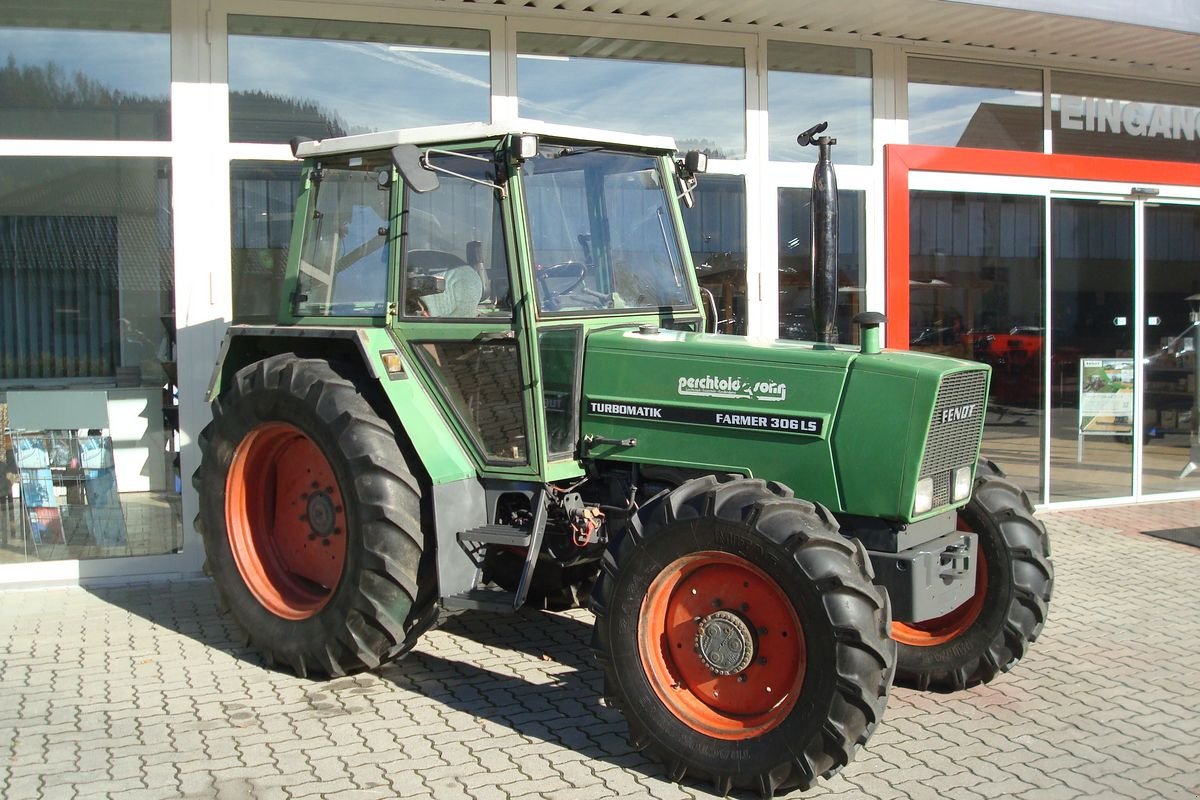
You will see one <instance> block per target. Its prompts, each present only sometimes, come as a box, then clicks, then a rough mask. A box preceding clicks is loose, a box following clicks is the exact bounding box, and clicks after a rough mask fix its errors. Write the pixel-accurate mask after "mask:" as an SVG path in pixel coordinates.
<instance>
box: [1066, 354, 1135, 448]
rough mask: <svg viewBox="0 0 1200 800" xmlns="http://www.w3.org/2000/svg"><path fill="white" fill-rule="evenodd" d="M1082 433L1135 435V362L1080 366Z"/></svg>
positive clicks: (1087, 360)
mask: <svg viewBox="0 0 1200 800" xmlns="http://www.w3.org/2000/svg"><path fill="white" fill-rule="evenodd" d="M1079 432H1080V433H1082V434H1085V435H1087V434H1110V435H1111V434H1130V433H1133V359H1132V358H1084V359H1081V360H1080V362H1079Z"/></svg>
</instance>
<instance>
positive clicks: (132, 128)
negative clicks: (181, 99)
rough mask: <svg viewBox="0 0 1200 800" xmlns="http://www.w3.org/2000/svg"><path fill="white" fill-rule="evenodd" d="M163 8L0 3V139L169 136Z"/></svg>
mask: <svg viewBox="0 0 1200 800" xmlns="http://www.w3.org/2000/svg"><path fill="white" fill-rule="evenodd" d="M169 14H170V4H169V3H164V2H159V1H158V0H127V1H126V2H122V3H120V4H112V3H88V2H77V1H76V0H61V1H60V2H55V3H53V4H47V3H35V2H32V1H31V0H13V1H12V2H5V3H4V4H2V5H0V59H2V61H0V137H7V138H16V139H39V138H44V139H135V140H160V139H169V138H171V127H170V113H169V103H168V97H169V94H170V87H171V36H170V28H171V26H170V16H169Z"/></svg>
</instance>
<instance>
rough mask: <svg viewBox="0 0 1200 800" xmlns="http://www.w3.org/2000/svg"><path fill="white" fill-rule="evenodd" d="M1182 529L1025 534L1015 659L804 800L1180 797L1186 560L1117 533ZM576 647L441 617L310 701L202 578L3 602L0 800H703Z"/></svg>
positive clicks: (1195, 784) (535, 624) (914, 720)
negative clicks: (669, 774) (1034, 627)
mask: <svg viewBox="0 0 1200 800" xmlns="http://www.w3.org/2000/svg"><path fill="white" fill-rule="evenodd" d="M1198 517H1200V502H1195V501H1188V502H1180V503H1171V504H1162V505H1160V506H1155V507H1141V508H1139V509H1137V510H1134V511H1126V510H1124V509H1093V510H1083V511H1079V510H1073V511H1063V512H1054V513H1049V514H1044V515H1043V519H1044V520H1045V522H1046V524H1047V526H1048V527H1049V529H1050V531H1051V537H1052V539H1053V542H1054V553H1055V556H1054V558H1055V565H1056V569H1057V581H1056V585H1055V598H1054V602H1053V604H1052V606H1051V612H1050V613H1051V616H1050V620H1049V622H1048V624H1047V626H1046V628H1045V631H1044V632H1043V635H1042V638H1041V640H1040V641H1039V642H1038V643H1037V644H1036V645H1035V646H1034V647H1033V649H1032V650H1031V652H1030V653H1029V655H1028V656H1027V657H1026V659H1025V661H1024V662H1022V663H1021V664H1018V665H1017V666H1016V668H1015V669H1014V670H1013V671H1012V672H1010V673H1006V674H1004V675H1002V676H1000V677H999V678H998V679H997V680H996V681H995V682H994V683H993V684H992V685H990V686H986V687H977V688H975V689H972V690H970V691H967V692H961V693H958V694H955V695H949V696H943V695H933V694H922V693H919V692H912V691H907V690H902V689H897V690H895V691H894V692H893V693H892V697H891V699H890V702H889V708H888V712H887V714H886V716H885V718H884V721H883V723H882V724H881V725H880V727H879V728H878V729H877V731H876V733H875V736H874V738H873V739H872V741H871V742H870V743H869V745H868V747H867V748H866V749H865V750H863V751H861V752H860V753H859V754H858V757H857V759H856V760H855V761H854V762H853V763H851V764H850V765H849V766H847V767H846V768H845V769H844V770H843V771H842V772H841V773H840V774H839V775H838V776H837V777H835V778H833V779H831V780H828V781H823V782H820V783H818V785H817V786H816V787H814V788H813V790H812V791H811V792H810V794H809V795H806V797H807V796H811V797H820V798H825V797H833V798H847V800H849V799H851V798H853V799H854V800H858V798H869V800H892V799H893V798H896V799H897V800H900V799H904V800H923V799H924V798H931V799H932V798H935V797H937V798H946V800H980V798H989V800H990V798H1017V799H1018V800H1076V799H1077V798H1091V797H1105V798H1116V799H1117V800H1151V799H1152V798H1153V799H1154V800H1157V798H1167V800H1185V798H1186V800H1195V798H1196V797H1197V796H1200V773H1198V772H1197V769H1196V764H1197V763H1200V694H1197V693H1196V691H1195V687H1196V686H1197V685H1198V684H1200V655H1198V651H1197V650H1196V648H1195V642H1197V641H1200V615H1197V614H1196V613H1195V606H1194V576H1195V574H1197V570H1198V568H1200V550H1197V549H1194V548H1187V547H1181V546H1174V545H1170V544H1169V543H1164V542H1161V541H1159V540H1156V539H1152V538H1149V537H1145V536H1141V535H1140V534H1138V533H1137V530H1138V525H1139V524H1141V525H1145V526H1151V527H1153V528H1170V527H1185V526H1187V525H1191V524H1194V520H1195V519H1196V518H1198ZM1129 564H1137V565H1138V571H1137V573H1136V574H1135V573H1131V571H1130V570H1129V568H1128V565H1129ZM1144 574H1153V575H1155V576H1156V585H1155V591H1154V592H1152V593H1151V592H1147V591H1146V589H1145V584H1144V582H1143V581H1141V580H1140V578H1139V575H1144ZM590 628H591V617H590V615H589V614H588V612H586V611H582V610H576V611H572V612H568V613H564V614H542V613H534V612H522V613H521V614H518V615H514V616H512V617H504V616H499V615H492V614H476V615H473V616H472V615H462V616H460V617H458V618H455V619H452V620H449V621H448V622H447V623H446V624H445V625H443V627H442V628H440V629H438V630H435V631H433V632H431V633H429V634H427V635H426V636H424V637H423V638H422V639H421V641H420V642H419V643H418V644H417V647H416V649H415V650H414V652H413V653H412V654H411V655H410V656H409V657H408V658H406V659H405V660H403V661H401V662H399V663H397V664H394V665H389V666H387V667H384V668H382V669H380V670H378V671H377V672H375V673H371V674H366V675H360V676H355V677H351V678H341V679H337V680H334V681H328V682H321V681H315V680H307V679H301V678H297V677H295V676H293V675H291V674H289V673H287V672H281V671H274V670H270V669H267V668H265V667H264V666H263V662H262V660H261V658H260V657H259V656H258V655H257V654H255V653H254V652H253V651H252V650H250V649H248V648H246V647H245V646H244V644H243V640H242V638H241V636H240V634H239V633H238V632H237V631H236V630H235V629H234V626H233V624H232V623H231V622H230V621H229V620H228V619H227V618H225V617H222V616H219V615H218V614H216V613H215V602H214V592H213V588H212V586H211V584H210V583H208V582H206V581H179V582H175V583H140V584H130V585H127V586H120V587H104V588H100V589H95V590H91V591H89V590H84V589H49V590H39V591H33V592H8V593H4V592H0V732H3V733H0V796H2V797H3V798H5V800H26V798H28V799H29V800H35V799H36V800H47V799H48V798H54V797H64V798H66V797H79V798H87V800H92V799H93V798H111V797H121V798H122V799H124V798H129V800H158V799H159V798H181V797H183V798H189V800H190V799H191V798H206V799H209V800H235V799H236V800H243V798H245V799H247V800H248V798H254V800H276V799H278V800H289V799H290V798H300V797H327V798H333V799H334V800H375V798H390V797H397V796H401V797H405V798H406V799H407V798H412V800H428V799H432V800H440V799H441V798H456V799H457V798H462V797H469V798H472V800H492V799H493V798H518V797H528V798H533V797H537V798H539V799H542V798H544V799H545V800H593V799H596V800H598V799H599V798H614V797H615V798H639V797H650V798H660V799H661V800H676V799H677V798H700V797H704V798H709V797H711V796H712V794H711V787H710V786H709V785H708V784H707V783H706V782H692V781H687V782H685V783H684V784H682V785H676V784H674V783H671V782H670V781H668V780H666V777H665V773H664V770H663V769H662V768H661V766H659V765H658V764H657V763H656V762H655V761H654V760H653V759H652V758H651V757H649V756H648V755H647V754H644V753H637V752H633V751H632V750H631V749H630V747H629V744H628V742H627V741H626V733H625V725H624V721H623V720H622V719H621V717H620V715H619V714H618V713H616V712H615V711H614V710H612V709H608V708H605V707H603V706H602V705H601V704H600V703H599V699H598V695H599V692H600V687H601V677H600V672H599V670H598V668H597V667H596V665H595V664H594V663H593V662H592V660H591V657H590V652H589V649H588V648H589V642H590V637H591V630H590ZM5 733H7V736H5ZM738 796H739V797H741V796H742V795H738ZM745 796H747V797H750V796H752V793H751V794H749V795H745Z"/></svg>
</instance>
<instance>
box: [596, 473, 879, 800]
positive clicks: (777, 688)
mask: <svg viewBox="0 0 1200 800" xmlns="http://www.w3.org/2000/svg"><path fill="white" fill-rule="evenodd" d="M870 578H871V575H870V567H869V562H868V561H867V559H866V556H865V551H863V549H862V548H861V546H860V545H858V544H857V543H855V542H851V541H848V540H846V539H844V538H842V537H841V536H840V535H839V534H838V532H837V528H836V526H835V525H834V524H833V521H832V517H831V516H830V515H829V513H828V512H827V511H826V510H825V509H823V508H821V507H820V506H814V505H812V504H810V503H805V502H802V501H798V500H795V499H793V498H792V497H791V492H790V491H789V490H787V489H785V488H784V487H782V486H780V485H778V484H769V483H764V482H763V481H757V480H745V479H737V480H732V481H725V482H720V481H718V480H717V479H716V478H714V477H706V478H699V479H696V480H693V481H689V482H688V483H685V484H683V485H682V486H680V487H679V488H677V489H675V490H673V491H671V492H669V493H664V494H662V495H660V496H659V497H658V498H656V499H655V500H654V501H652V502H651V503H649V504H647V505H646V506H645V507H644V508H643V509H642V510H641V511H640V512H639V514H638V515H637V517H635V518H634V520H633V521H632V523H631V525H630V528H629V530H628V532H627V533H626V535H625V537H624V539H623V540H622V542H621V543H620V545H619V546H618V548H617V552H616V553H613V552H612V551H610V552H609V553H608V554H606V556H605V560H604V568H603V571H602V576H601V579H600V582H599V584H598V585H597V588H596V591H595V592H594V593H593V604H592V607H593V610H594V611H595V613H596V625H595V629H594V630H595V633H594V641H593V647H594V649H595V651H596V656H597V658H598V659H599V660H600V662H601V663H602V664H603V667H604V673H605V693H606V695H608V696H609V698H610V701H612V702H615V704H616V705H618V706H619V707H620V708H621V710H622V711H623V712H624V714H625V716H626V719H627V721H628V723H629V730H630V737H631V740H632V741H633V744H634V745H635V746H636V747H638V748H639V749H640V748H646V747H648V748H650V749H651V750H652V751H654V752H655V753H656V754H657V755H658V757H659V758H660V759H661V760H662V761H663V762H664V763H665V764H666V766H667V769H668V771H669V773H670V775H671V777H672V778H673V779H675V780H682V779H683V777H684V776H685V775H691V776H695V777H701V778H707V779H708V780H710V781H712V783H713V785H714V786H715V787H716V789H717V791H719V792H722V793H728V792H729V791H731V790H732V789H735V788H744V787H748V788H754V789H757V790H758V791H759V792H760V793H762V794H763V796H770V795H772V794H773V793H774V792H775V791H776V790H779V789H791V788H795V787H800V788H808V787H809V786H811V785H812V784H813V782H814V781H815V780H816V779H817V778H818V777H821V776H828V775H831V774H833V773H834V772H836V771H837V770H838V769H840V768H841V767H842V766H844V765H845V764H847V763H848V762H849V761H850V759H851V758H852V757H853V754H854V751H855V750H856V749H857V747H859V746H860V745H862V744H864V743H865V742H866V741H867V738H868V737H869V736H870V734H871V732H872V731H873V730H874V728H875V726H876V724H878V722H879V720H880V718H881V717H882V715H883V710H884V706H885V705H886V703H887V694H888V689H889V686H890V683H891V677H892V670H893V668H894V658H895V651H894V645H893V643H892V642H891V641H890V640H889V639H888V637H887V625H888V620H889V618H890V609H889V607H888V603H887V599H886V596H885V595H884V594H883V592H881V591H880V590H879V589H877V588H876V587H875V586H873V585H872V584H871V581H870Z"/></svg>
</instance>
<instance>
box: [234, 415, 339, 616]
mask: <svg viewBox="0 0 1200 800" xmlns="http://www.w3.org/2000/svg"><path fill="white" fill-rule="evenodd" d="M225 525H226V529H227V530H228V532H229V545H230V549H231V550H232V551H233V559H234V561H235V562H236V564H237V568H238V571H239V572H240V573H241V575H242V579H243V580H244V582H245V584H246V587H247V588H248V589H249V590H250V593H251V594H253V595H254V597H255V598H256V599H257V600H258V602H259V603H261V604H262V605H263V607H264V608H266V609H267V610H268V611H270V612H271V613H273V614H275V615H276V616H279V617H283V618H284V619H291V620H301V619H308V618H309V617H311V616H313V615H314V614H316V613H317V612H318V611H320V610H321V609H322V608H324V607H325V604H326V603H328V602H329V599H330V598H331V597H332V596H333V592H334V590H335V589H336V588H337V585H338V581H339V580H340V579H341V577H342V568H343V566H344V564H345V561H346V530H347V524H346V510H345V504H344V503H343V501H342V493H341V490H340V488H339V486H338V482H337V479H336V478H335V477H334V474H333V467H331V466H330V464H329V460H328V459H327V458H325V456H324V455H323V454H322V453H321V451H320V449H319V448H318V447H317V445H316V444H315V443H314V442H313V440H312V439H310V438H309V437H308V436H307V435H306V434H305V433H304V432H303V431H301V430H300V429H299V428H296V427H295V426H293V425H288V424H286V423H282V422H271V423H267V424H264V425H260V426H258V427H257V428H255V429H254V430H252V431H250V433H249V434H247V435H246V438H244V439H243V440H242V441H241V443H240V444H239V445H238V447H237V450H236V451H234V454H233V463H232V464H231V465H230V468H229V476H228V478H227V479H226V481H225Z"/></svg>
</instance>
